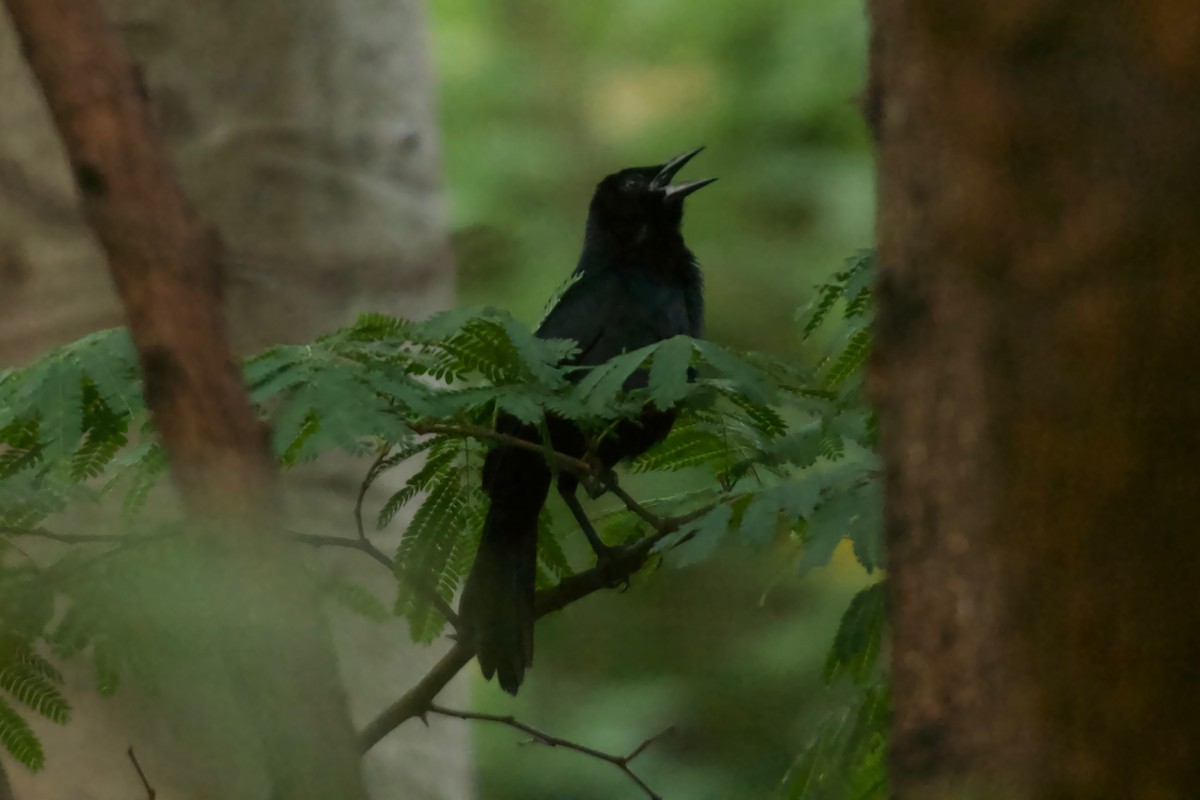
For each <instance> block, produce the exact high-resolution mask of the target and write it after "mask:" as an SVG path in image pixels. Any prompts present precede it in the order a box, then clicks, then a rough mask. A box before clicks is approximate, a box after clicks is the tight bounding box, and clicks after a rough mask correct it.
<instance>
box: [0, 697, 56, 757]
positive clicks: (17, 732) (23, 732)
mask: <svg viewBox="0 0 1200 800" xmlns="http://www.w3.org/2000/svg"><path fill="white" fill-rule="evenodd" d="M0 744H3V745H4V749H5V750H7V751H8V753H9V755H11V756H12V757H13V758H14V759H16V760H17V761H18V762H20V763H21V764H24V765H25V767H27V768H28V769H29V771H30V772H40V771H41V769H42V767H43V766H45V764H46V756H45V753H43V752H42V743H41V742H40V741H38V738H37V736H36V735H35V734H34V732H33V729H32V728H30V727H29V723H27V722H26V721H25V720H24V719H22V718H21V715H20V714H18V713H17V712H16V711H14V710H13V708H12V706H10V705H9V704H8V703H6V702H4V700H2V699H0Z"/></svg>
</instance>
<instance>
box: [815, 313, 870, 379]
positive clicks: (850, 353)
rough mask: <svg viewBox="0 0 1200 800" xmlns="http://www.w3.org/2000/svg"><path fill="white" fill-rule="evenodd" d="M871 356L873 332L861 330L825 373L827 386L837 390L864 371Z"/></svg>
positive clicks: (851, 338) (852, 337)
mask: <svg viewBox="0 0 1200 800" xmlns="http://www.w3.org/2000/svg"><path fill="white" fill-rule="evenodd" d="M870 355H871V332H870V331H868V330H866V329H865V328H864V329H860V330H858V331H856V332H855V333H854V335H853V336H851V337H850V340H849V341H848V342H847V343H846V346H845V348H844V349H843V350H842V352H841V353H840V354H839V355H838V357H837V358H836V360H834V362H833V364H832V365H831V366H830V367H829V370H828V372H826V373H825V385H826V386H828V387H830V388H831V389H832V388H836V387H837V386H838V385H839V384H841V383H842V382H843V381H845V380H846V379H847V378H849V377H850V376H851V375H853V374H854V373H856V372H859V371H860V370H861V369H862V366H863V364H865V363H866V362H867V358H868V357H869V356H870Z"/></svg>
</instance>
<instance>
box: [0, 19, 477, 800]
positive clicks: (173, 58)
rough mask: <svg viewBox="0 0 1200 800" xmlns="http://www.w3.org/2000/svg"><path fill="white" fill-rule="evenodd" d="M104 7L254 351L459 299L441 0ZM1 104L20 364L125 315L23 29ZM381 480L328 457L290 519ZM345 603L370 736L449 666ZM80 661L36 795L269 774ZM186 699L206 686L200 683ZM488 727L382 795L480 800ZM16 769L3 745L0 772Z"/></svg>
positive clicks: (241, 345)
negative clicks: (214, 232)
mask: <svg viewBox="0 0 1200 800" xmlns="http://www.w3.org/2000/svg"><path fill="white" fill-rule="evenodd" d="M104 5H105V6H106V10H107V11H108V13H109V16H110V18H111V19H112V20H113V22H114V23H115V24H116V26H117V27H118V28H119V30H120V32H121V35H122V38H123V40H124V42H125V44H126V45H127V46H128V48H129V49H130V51H131V54H132V56H133V58H134V60H135V61H136V63H137V65H138V67H139V71H140V73H141V77H142V78H143V80H144V82H145V84H146V87H147V88H148V90H149V95H150V100H151V102H152V105H153V107H154V114H155V121H156V123H157V126H158V128H159V130H160V132H161V133H162V135H163V137H164V138H165V139H166V143H167V145H168V150H169V151H170V155H171V162H172V167H173V169H174V171H175V172H176V173H177V174H178V175H179V176H180V179H181V182H182V184H183V186H184V188H185V190H186V191H187V193H188V195H189V196H190V197H191V198H192V199H193V200H194V201H195V202H196V205H197V206H198V207H199V209H200V212H201V213H202V215H203V216H204V217H205V219H206V220H209V221H211V222H213V223H215V224H216V227H217V229H218V230H219V231H220V234H221V238H222V240H223V242H224V244H225V245H226V259H225V264H224V277H225V286H224V291H225V296H226V298H227V301H228V303H227V307H228V311H229V321H230V326H231V334H232V338H233V340H234V343H235V346H236V348H237V349H238V350H239V352H242V353H245V352H248V351H252V350H255V349H258V348H261V347H263V346H265V345H267V344H273V343H276V342H279V341H304V340H308V339H310V338H312V337H314V336H316V335H319V334H320V333H324V332H326V331H328V330H331V329H332V328H335V327H337V326H339V325H342V324H345V323H347V322H348V321H350V320H352V319H353V318H354V316H355V315H356V314H357V313H358V312H360V311H364V310H376V311H383V312H386V313H398V314H404V315H410V316H421V315H423V314H425V313H428V312H429V311H432V310H435V309H438V308H444V307H446V306H447V305H448V304H449V303H450V302H451V300H452V297H453V270H452V268H451V267H452V265H451V264H450V263H449V259H448V258H447V255H446V246H445V220H444V213H443V208H442V205H443V204H442V195H441V182H440V177H439V175H440V163H439V161H440V158H439V154H438V136H437V130H436V126H435V120H434V114H433V110H434V104H433V80H432V76H431V74H430V70H429V68H428V60H429V59H428V54H427V52H426V47H425V37H426V24H425V19H424V4H423V3H422V2H421V0H290V2H287V3H278V2H270V3H250V4H245V3H242V4H239V3H193V2H187V1H186V0H105V3H104ZM0 87H2V88H0V94H2V95H3V96H4V98H5V103H4V104H3V106H2V107H0V123H2V124H0V365H4V366H8V365H11V364H13V363H14V362H22V361H28V360H30V359H32V358H34V357H36V356H37V355H38V354H39V353H41V352H43V351H44V350H45V349H46V348H47V347H49V346H51V345H53V344H58V343H61V342H64V341H67V340H70V339H73V338H76V337H78V336H80V335H82V334H84V333H88V332H90V331H93V330H95V329H97V328H100V327H107V326H111V325H119V324H123V322H124V320H123V318H122V315H121V313H120V307H119V303H118V302H117V298H116V296H115V293H114V292H113V290H112V287H111V281H110V279H109V278H108V276H107V275H106V274H105V271H104V268H103V263H102V262H101V260H100V257H99V253H98V252H97V249H96V247H95V246H94V243H93V240H92V237H91V235H90V233H89V232H88V230H87V228H86V227H85V226H84V225H83V224H82V217H81V215H80V214H79V212H78V209H77V207H76V197H75V195H74V192H73V187H72V186H71V177H72V176H71V174H70V171H69V170H68V169H67V168H66V166H67V165H66V162H65V159H63V157H62V152H61V148H60V145H59V142H58V140H57V137H56V136H55V134H54V131H53V128H52V126H51V125H50V121H49V116H48V114H47V113H46V109H45V106H44V102H43V100H42V98H41V97H40V96H39V94H38V91H37V87H36V84H35V83H34V82H33V80H32V77H31V76H30V75H29V74H28V71H27V65H26V63H25V61H24V59H23V58H22V55H21V52H20V48H19V46H18V44H17V40H16V37H15V33H14V32H13V31H12V30H11V28H10V26H9V20H8V18H7V15H5V14H3V13H0ZM126 234H127V236H128V237H129V239H131V240H133V241H135V242H136V241H137V240H138V239H140V238H142V237H144V236H145V234H146V225H145V223H144V221H143V220H139V219H131V220H129V224H128V226H127V230H126ZM364 470H365V465H364V464H361V463H359V462H357V461H354V460H351V459H348V458H347V459H340V460H339V459H337V458H329V459H322V460H321V461H320V462H318V463H317V464H316V465H310V466H309V467H307V468H305V469H304V470H298V471H295V472H292V473H289V474H288V475H287V476H285V477H286V480H285V481H284V489H285V491H286V492H287V494H288V499H287V503H286V508H287V518H288V522H289V525H291V526H293V527H295V528H298V529H302V530H304V531H306V532H310V533H327V534H333V535H346V534H347V533H348V532H350V531H349V530H348V529H350V528H352V527H353V520H352V518H351V514H350V511H351V508H352V507H353V504H354V499H355V494H356V491H357V488H358V482H359V480H360V479H361V476H362V473H363V471H364ZM397 481H398V482H399V483H400V484H402V483H403V476H397V475H393V474H389V475H387V476H384V479H383V480H381V481H380V482H379V483H378V484H377V485H376V489H374V490H373V495H372V496H371V497H370V498H368V506H370V505H372V501H373V500H376V499H377V497H378V494H382V496H384V497H386V496H387V494H388V493H390V491H391V490H394V489H395V488H398V486H397ZM76 522H78V523H79V526H80V527H70V526H69V523H68V522H65V521H64V522H63V524H64V525H65V526H68V527H67V529H69V530H78V531H80V532H83V531H85V530H86V531H91V530H93V529H94V527H86V526H88V525H92V526H94V525H96V524H98V523H96V521H95V520H93V519H85V520H77V521H76ZM403 528H404V521H403V520H400V519H397V520H396V521H395V522H394V523H393V525H392V529H391V530H389V531H388V532H386V533H384V534H378V535H373V536H374V537H375V541H376V542H377V543H378V544H379V545H380V546H381V547H383V548H384V549H385V550H390V549H394V547H395V542H396V540H397V538H398V536H399V534H400V532H401V531H402V530H403ZM308 555H309V561H310V564H311V565H312V566H313V567H314V568H316V569H318V570H321V571H323V572H324V571H334V572H336V573H338V574H340V575H342V576H343V577H345V578H348V579H350V580H352V581H354V582H356V583H360V584H364V585H366V586H368V587H369V588H370V589H371V590H372V591H373V592H374V593H375V594H376V595H377V596H378V597H379V598H380V599H382V600H384V601H385V602H387V601H388V600H390V595H391V593H392V592H394V591H395V581H394V579H392V578H390V577H389V576H388V575H387V573H386V571H384V570H381V569H379V567H378V565H376V564H374V563H373V562H370V561H369V560H368V559H365V558H363V557H362V556H361V554H358V553H344V554H343V553H337V552H331V551H329V550H321V551H319V552H313V553H310V554H308ZM326 610H327V612H328V613H329V616H330V621H331V624H332V627H333V632H334V636H335V639H336V644H337V647H338V661H339V664H338V666H339V668H340V671H341V674H342V679H343V681H344V683H345V685H346V689H347V691H348V693H349V701H350V706H351V712H352V714H353V716H354V721H355V723H356V724H357V725H362V724H365V723H366V722H367V721H368V720H370V719H372V718H373V717H374V716H375V715H376V714H377V713H378V712H379V711H380V710H381V709H382V708H384V707H386V706H387V705H388V704H389V703H391V702H393V701H394V700H395V699H396V698H397V697H399V696H400V695H401V694H403V693H404V691H405V690H406V689H408V688H409V687H410V686H411V685H412V684H413V683H415V682H416V681H417V680H418V679H419V678H420V677H421V675H422V674H424V672H425V670H426V669H427V667H428V666H429V664H431V663H433V661H434V660H435V658H436V656H437V655H438V653H437V652H436V651H434V650H431V649H429V648H423V647H418V646H415V645H413V644H411V643H410V642H409V640H408V637H407V633H406V631H405V630H404V627H403V624H402V623H395V624H392V625H388V626H380V625H377V624H375V623H372V622H369V621H366V620H363V619H361V618H359V617H357V616H355V615H353V614H350V613H348V612H345V611H344V610H342V609H340V608H338V607H329V608H327V609H326ZM282 661H283V659H282V658H281V662H282ZM63 666H64V668H65V669H64V671H65V673H66V677H67V684H68V689H69V692H70V699H71V701H72V705H73V707H74V713H73V715H72V719H71V721H70V722H69V723H68V724H67V725H65V726H58V725H54V724H51V723H47V722H45V721H43V720H39V719H37V718H34V719H32V720H31V722H32V723H33V724H34V725H35V726H36V728H37V731H38V735H39V737H41V739H42V741H43V743H44V745H45V747H46V751H47V769H46V771H44V772H42V773H39V774H37V775H31V774H30V773H28V771H26V770H25V769H24V768H23V767H21V766H19V765H13V763H12V762H11V761H9V762H7V763H8V765H9V771H10V776H11V778H12V780H13V783H14V788H15V789H16V793H17V796H18V797H20V798H21V800H38V799H39V798H47V800H58V798H61V797H66V796H71V797H79V798H81V800H82V799H83V798H89V799H90V800H110V799H111V800H123V799H124V798H128V797H135V796H144V791H143V790H142V788H141V785H140V783H139V781H138V778H137V775H136V773H135V772H134V770H133V769H132V767H131V765H130V763H129V760H128V758H127V757H126V754H125V750H126V748H127V747H128V746H130V745H132V746H133V747H134V749H135V750H136V753H137V756H138V759H139V761H140V762H141V763H142V765H143V766H144V767H145V768H146V771H147V774H148V776H149V777H150V779H151V782H152V783H153V784H154V786H155V788H156V789H157V790H158V792H159V796H160V797H162V796H165V795H170V796H172V797H181V798H182V797H213V796H219V794H218V793H217V792H218V789H219V787H220V785H221V782H222V781H226V782H227V781H228V780H229V775H230V774H232V773H234V772H235V771H236V769H240V768H242V767H245V768H246V771H247V773H248V774H253V773H254V772H255V769H256V767H257V766H258V765H256V764H253V763H252V764H249V765H245V764H241V763H239V764H233V763H225V764H224V766H223V768H222V769H221V770H219V771H215V770H213V769H211V767H210V765H209V764H208V763H207V762H205V761H203V760H200V759H196V758H194V757H193V754H194V752H195V747H194V742H193V740H194V738H195V737H194V736H192V737H191V739H189V738H188V736H185V735H184V734H188V735H190V734H191V733H192V732H193V727H192V726H188V725H182V724H180V722H179V719H180V717H178V716H177V717H175V718H172V717H171V715H170V714H168V713H165V712H164V710H163V704H162V702H161V698H158V697H155V696H153V695H151V694H149V693H146V692H143V691H140V687H139V686H138V685H137V684H136V682H134V681H128V682H126V683H125V684H123V686H122V688H121V690H120V692H119V693H118V695H117V696H116V697H115V698H101V697H98V696H97V695H96V693H95V689H94V679H93V677H92V674H91V670H90V668H89V665H88V664H87V663H86V662H85V661H83V660H79V661H73V662H69V663H67V664H64V665H63ZM279 666H280V668H281V669H282V668H283V667H284V664H283V663H281V664H280V665H279ZM201 678H202V679H203V678H205V676H204V675H202V676H201ZM194 679H195V676H189V677H188V679H187V680H194ZM218 679H219V676H217V677H214V678H212V682H214V683H215V682H217V681H218ZM179 683H180V685H187V681H186V680H184V679H183V678H182V677H181V678H180V680H179ZM204 686H205V688H206V689H212V690H213V691H218V690H219V689H220V687H219V686H218V687H215V688H214V687H213V686H210V685H209V684H208V683H206V684H205V685H204ZM188 688H189V689H190V690H191V691H193V692H194V693H199V689H198V687H196V686H194V685H189V686H188ZM463 689H465V685H463V684H460V685H459V686H458V687H456V688H455V691H456V692H458V693H459V695H462V694H463ZM192 705H193V706H198V707H200V708H202V709H204V710H205V713H206V714H207V715H208V716H209V717H211V718H212V719H213V720H214V721H213V722H212V723H211V724H210V725H209V726H208V728H209V729H211V730H210V731H209V732H210V733H214V735H216V736H218V737H221V736H224V737H227V738H228V737H229V731H230V730H231V729H232V728H235V727H237V726H235V725H231V724H226V720H225V718H224V717H223V716H221V715H220V714H219V713H218V710H217V706H218V705H219V704H218V703H217V702H216V701H215V700H213V701H207V700H206V701H205V703H203V704H196V703H193V704H192ZM185 710H186V709H185ZM228 711H229V713H240V712H239V711H238V709H232V710H228ZM221 713H224V712H221ZM247 713H249V712H247ZM468 734H469V729H468V728H467V727H466V726H463V725H461V724H459V723H457V722H456V721H454V720H450V721H446V720H431V721H430V726H429V727H428V728H427V727H424V726H408V727H406V728H404V729H403V730H400V731H397V732H395V733H393V734H392V735H390V736H389V737H388V738H387V740H386V741H384V742H382V743H381V744H380V745H379V746H377V747H376V748H374V749H373V750H372V751H371V752H370V753H369V754H367V757H366V759H365V762H364V771H365V778H366V780H367V783H368V785H369V788H370V791H371V794H372V796H374V797H381V798H382V797H408V796H422V797H423V796H430V797H433V796H437V797H441V796H445V797H463V798H466V797H470V796H471V775H470V771H469V763H468V748H467V741H468V740H467V737H468ZM6 757H7V756H6V754H4V753H2V752H0V761H4V759H5V758H6ZM242 760H243V761H250V762H253V761H254V760H255V759H254V758H253V756H250V757H248V758H246V759H242ZM247 784H248V785H251V784H253V780H251V779H250V778H247ZM224 796H229V795H224Z"/></svg>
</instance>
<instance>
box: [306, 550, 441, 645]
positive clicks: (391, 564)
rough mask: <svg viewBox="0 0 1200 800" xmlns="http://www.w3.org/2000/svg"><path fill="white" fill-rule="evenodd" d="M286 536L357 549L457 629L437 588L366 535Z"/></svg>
mask: <svg viewBox="0 0 1200 800" xmlns="http://www.w3.org/2000/svg"><path fill="white" fill-rule="evenodd" d="M288 537H289V538H291V539H294V540H295V541H297V542H300V543H302V544H307V545H310V546H312V547H341V548H344V549H347V550H358V551H359V552H362V553H366V554H367V555H369V556H370V557H371V558H373V559H375V561H377V562H379V563H380V564H382V565H383V566H385V567H387V569H388V571H389V572H390V573H392V574H393V575H395V576H396V577H400V578H403V579H404V580H406V581H408V582H409V583H410V584H412V587H413V589H414V590H415V591H416V592H417V594H419V595H421V596H422V597H424V598H425V600H427V601H428V602H429V604H430V605H431V606H433V607H434V608H435V609H437V612H438V613H439V614H441V615H442V616H443V617H445V618H446V621H447V622H449V623H450V626H451V627H453V628H454V629H455V630H458V614H456V613H455V611H454V609H453V608H452V607H451V606H450V604H449V603H447V602H446V601H445V600H444V599H443V598H442V596H441V595H440V594H438V593H437V590H436V589H434V588H433V587H432V586H431V585H430V584H429V582H428V581H427V580H425V578H424V576H422V575H418V574H417V573H416V572H415V571H414V570H411V569H407V568H403V567H400V566H398V565H397V564H396V562H395V561H394V560H393V559H391V558H388V556H387V554H386V553H384V552H383V551H382V550H380V549H379V548H378V547H376V546H375V545H374V544H372V543H371V540H370V539H367V538H366V537H363V538H361V539H359V538H355V539H348V538H346V537H345V536H320V535H318V534H314V533H300V532H298V531H291V532H289V533H288Z"/></svg>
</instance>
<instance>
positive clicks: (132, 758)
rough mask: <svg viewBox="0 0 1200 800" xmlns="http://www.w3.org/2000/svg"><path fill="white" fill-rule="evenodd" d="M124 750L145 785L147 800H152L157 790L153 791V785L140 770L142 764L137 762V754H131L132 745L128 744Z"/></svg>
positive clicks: (156, 795)
mask: <svg viewBox="0 0 1200 800" xmlns="http://www.w3.org/2000/svg"><path fill="white" fill-rule="evenodd" d="M125 752H126V753H128V754H129V760H130V761H132V762H133V768H134V769H136V770H137V774H138V777H139V778H140V779H141V781H142V786H144V787H146V798H147V800H154V799H155V798H156V797H158V792H156V791H154V787H153V786H151V785H150V781H149V780H147V779H146V773H145V772H143V771H142V765H141V764H139V763H138V760H137V756H136V755H134V754H133V745H130V746H129V749H128V750H126V751H125Z"/></svg>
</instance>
